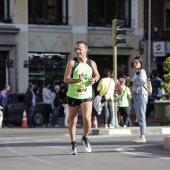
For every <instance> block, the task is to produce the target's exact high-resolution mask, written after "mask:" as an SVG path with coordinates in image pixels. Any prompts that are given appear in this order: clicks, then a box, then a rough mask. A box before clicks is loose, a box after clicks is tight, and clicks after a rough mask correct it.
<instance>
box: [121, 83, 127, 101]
mask: <svg viewBox="0 0 170 170" xmlns="http://www.w3.org/2000/svg"><path fill="white" fill-rule="evenodd" d="M126 89H127V86H126V88H125V90H124V91H123V94H122V96H121V100H122V97H123V95H124V93H125V91H126Z"/></svg>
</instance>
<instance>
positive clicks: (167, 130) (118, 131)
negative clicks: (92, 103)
mask: <svg viewBox="0 0 170 170" xmlns="http://www.w3.org/2000/svg"><path fill="white" fill-rule="evenodd" d="M139 133H140V131H139V127H130V128H128V127H127V128H123V127H118V128H113V129H103V128H92V129H91V134H92V135H138V134H139ZM147 134H165V135H166V134H170V127H160V126H158V127H147ZM169 138H170V136H169ZM169 140H170V139H169Z"/></svg>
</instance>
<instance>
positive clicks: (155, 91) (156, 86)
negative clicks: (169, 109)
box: [150, 76, 163, 100]
mask: <svg viewBox="0 0 170 170" xmlns="http://www.w3.org/2000/svg"><path fill="white" fill-rule="evenodd" d="M161 81H162V79H161V78H159V77H158V76H157V77H154V78H153V79H151V84H152V94H151V96H150V98H151V99H154V100H159V99H161V97H162V93H163V88H162V87H161Z"/></svg>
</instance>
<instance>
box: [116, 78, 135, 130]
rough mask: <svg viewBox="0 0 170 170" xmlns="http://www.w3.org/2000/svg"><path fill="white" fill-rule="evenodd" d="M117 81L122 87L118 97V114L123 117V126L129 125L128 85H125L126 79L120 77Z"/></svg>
mask: <svg viewBox="0 0 170 170" xmlns="http://www.w3.org/2000/svg"><path fill="white" fill-rule="evenodd" d="M119 82H120V84H121V87H122V89H123V90H122V93H121V94H120V97H119V112H120V116H122V117H123V124H122V126H123V127H127V126H131V119H130V112H129V99H131V97H132V96H131V91H130V89H129V87H128V86H126V85H125V84H126V79H125V78H123V77H121V78H120V79H119Z"/></svg>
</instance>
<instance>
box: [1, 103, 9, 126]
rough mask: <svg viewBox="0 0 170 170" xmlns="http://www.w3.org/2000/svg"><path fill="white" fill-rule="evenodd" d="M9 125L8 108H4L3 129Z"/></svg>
mask: <svg viewBox="0 0 170 170" xmlns="http://www.w3.org/2000/svg"><path fill="white" fill-rule="evenodd" d="M7 125H8V106H6V107H5V106H3V121H2V127H3V126H7Z"/></svg>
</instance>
